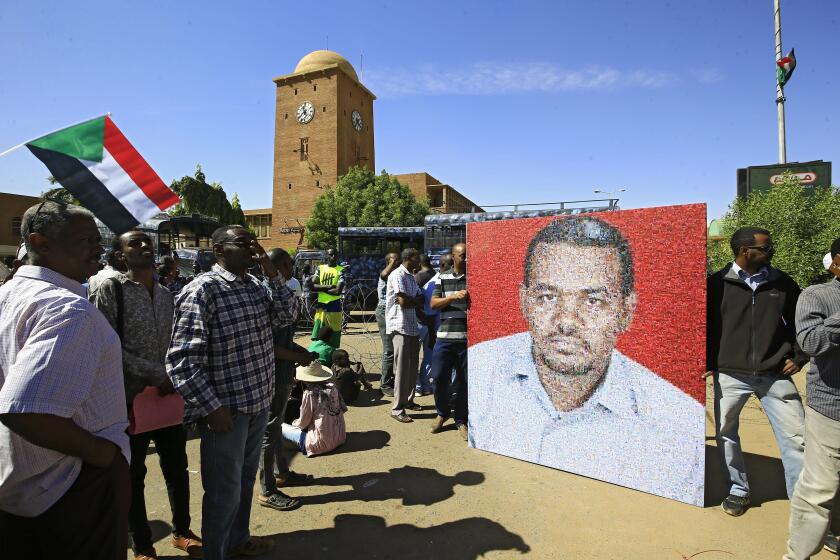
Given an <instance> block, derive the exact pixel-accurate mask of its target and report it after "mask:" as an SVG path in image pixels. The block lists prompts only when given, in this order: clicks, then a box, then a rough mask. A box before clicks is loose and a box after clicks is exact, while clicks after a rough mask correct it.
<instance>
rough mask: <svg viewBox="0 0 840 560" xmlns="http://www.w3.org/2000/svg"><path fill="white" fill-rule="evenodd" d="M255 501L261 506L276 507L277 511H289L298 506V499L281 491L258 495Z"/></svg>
mask: <svg viewBox="0 0 840 560" xmlns="http://www.w3.org/2000/svg"><path fill="white" fill-rule="evenodd" d="M257 502H259V504H260V505H261V506H262V507H267V508H271V509H276V510H278V511H289V510H292V509H296V508H297V507H299V506H300V500H298V499H296V498H292V497H291V496H287V495H286V494H284V493H283V492H279V491H278V492H277V493H276V494H270V495H268V496H259V497H258V498H257Z"/></svg>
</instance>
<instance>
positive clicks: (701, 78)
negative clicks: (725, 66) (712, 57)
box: [693, 68, 723, 85]
mask: <svg viewBox="0 0 840 560" xmlns="http://www.w3.org/2000/svg"><path fill="white" fill-rule="evenodd" d="M693 75H694V78H695V79H696V80H697V81H698V82H700V83H701V84H706V85H709V84H716V83H718V82H720V81H722V80H723V72H721V71H720V70H718V69H717V68H698V69H696V70H694V71H693Z"/></svg>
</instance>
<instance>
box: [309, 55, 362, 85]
mask: <svg viewBox="0 0 840 560" xmlns="http://www.w3.org/2000/svg"><path fill="white" fill-rule="evenodd" d="M334 65H337V66H338V67H339V68H341V69H342V70H344V72H345V73H346V74H348V75H349V76H350V77H351V78H353V79H354V80H356V81H357V82H358V81H359V76H358V74H356V70H355V69H354V68H353V65H352V64H350V63H349V62H347V59H346V58H344V57H343V56H341V55H340V54H338V53H337V52H334V51H327V50H320V51H312V52H311V53H309V54H308V55H306V56H304V57H303V58H301V59H300V62H298V63H297V66H295V71H294V73H295V74H302V73H304V72H312V71H313V70H321V69H323V68H329V67H331V66H334Z"/></svg>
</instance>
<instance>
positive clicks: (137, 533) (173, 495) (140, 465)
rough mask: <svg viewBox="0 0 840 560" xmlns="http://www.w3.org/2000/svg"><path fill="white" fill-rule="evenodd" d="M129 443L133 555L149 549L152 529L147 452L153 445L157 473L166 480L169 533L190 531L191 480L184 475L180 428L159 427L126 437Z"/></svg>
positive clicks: (183, 438) (184, 449)
mask: <svg viewBox="0 0 840 560" xmlns="http://www.w3.org/2000/svg"><path fill="white" fill-rule="evenodd" d="M129 440H130V442H131V509H130V510H129V513H128V531H129V534H130V535H131V540H132V549H134V552H135V553H138V552H141V551H143V550H146V549H148V548H151V547H152V544H153V543H152V530H151V528H150V527H149V520H148V518H147V517H146V497H145V495H144V494H145V488H146V482H145V481H146V453H147V452H148V451H149V444H150V443H151V442H155V450H156V451H157V454H158V458H159V460H160V470H161V471H162V472H163V479H164V480H165V481H166V491H167V493H168V494H169V507H170V509H171V510H172V532H173V533H174V534H176V535H178V534H183V533H185V532H187V531H188V530H189V528H190V479H189V473H188V472H187V434H186V430H185V429H184V426H183V425H178V426H172V427H169V428H161V429H160V430H153V431H151V432H146V433H143V434H135V435H132V436H129Z"/></svg>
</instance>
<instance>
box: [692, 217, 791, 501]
mask: <svg viewBox="0 0 840 560" xmlns="http://www.w3.org/2000/svg"><path fill="white" fill-rule="evenodd" d="M729 244H730V247H731V248H732V252H733V254H734V256H735V262H733V263H731V264H728V265H727V266H725V267H723V269H721V270H719V271H718V272H716V273H715V274H712V275H711V276H709V278H708V285H707V289H708V296H707V303H708V315H707V325H708V326H707V328H708V336H707V339H706V340H707V342H706V344H707V350H706V364H707V365H706V369H707V370H708V371H707V372H706V374H705V375H704V377H708V376H710V375H714V387H715V424H716V431H717V444H718V449H719V450H720V452H721V455H722V457H723V462H724V464H725V465H726V469H727V471H728V474H729V480H730V487H729V496H728V497H727V498H726V499H725V500H724V501H723V504H722V508H723V511H725V512H726V513H728V514H729V515H733V516H738V515H741V514H743V513H744V512H745V511H746V510H747V508H748V507H749V505H750V488H749V484H748V482H747V472H746V469H745V467H744V458H743V454H742V453H741V439H740V437H739V436H738V418H739V416H740V414H741V409H743V407H744V405H745V404H746V402H747V399H749V397H750V395H753V394H755V395H756V396H757V397H758V399H759V400H760V401H761V405H762V408H763V409H764V411H765V413H766V414H767V418H768V419H769V420H770V425H771V426H772V428H773V433H774V434H775V435H776V441H777V443H778V445H779V450H780V452H781V457H782V464H783V466H784V469H785V483H786V486H787V493H788V497H790V496H792V495H793V489H794V486H795V485H796V480H797V479H798V478H799V473H800V471H801V470H802V463H803V458H804V449H805V448H804V434H805V411H804V409H803V407H802V400H801V399H800V397H799V392H798V391H797V390H796V386H795V385H794V384H793V381H792V380H791V379H790V376H791V375H793V374H794V373H796V372H797V371H799V369H800V368H801V367H802V366H803V365H804V364H805V362H807V357H806V356H805V355H804V354H803V353H802V351H801V350H800V349H799V346H798V345H797V342H796V330H795V327H794V315H795V311H796V302H797V299H798V298H799V292H800V290H799V286H798V285H797V284H796V282H795V281H794V280H793V279H792V278H791V277H790V276H788V275H787V274H785V273H784V272H782V271H780V270H778V269H776V268H773V267H771V266H770V261H771V259H772V258H773V241H772V240H771V238H770V232H769V231H767V230H765V229H760V228H752V227H746V228H740V229H738V230H737V231H736V232H735V233H734V234H733V235H732V238H731V239H730V242H729Z"/></svg>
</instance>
